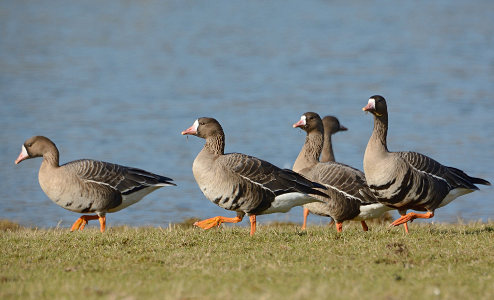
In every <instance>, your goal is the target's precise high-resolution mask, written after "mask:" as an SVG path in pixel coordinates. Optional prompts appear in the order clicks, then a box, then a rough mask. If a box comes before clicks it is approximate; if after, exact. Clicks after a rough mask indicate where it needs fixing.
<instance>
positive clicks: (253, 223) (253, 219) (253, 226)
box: [249, 215, 257, 236]
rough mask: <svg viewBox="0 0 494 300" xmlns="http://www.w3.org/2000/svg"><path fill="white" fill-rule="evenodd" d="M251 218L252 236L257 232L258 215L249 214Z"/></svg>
mask: <svg viewBox="0 0 494 300" xmlns="http://www.w3.org/2000/svg"><path fill="white" fill-rule="evenodd" d="M249 220H250V236H253V235H254V233H255V232H256V223H257V222H256V215H250V216H249Z"/></svg>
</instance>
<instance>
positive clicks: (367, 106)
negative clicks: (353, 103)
mask: <svg viewBox="0 0 494 300" xmlns="http://www.w3.org/2000/svg"><path fill="white" fill-rule="evenodd" d="M374 109H375V107H374V105H373V104H372V103H370V102H369V103H367V105H366V106H365V107H362V110H363V111H370V110H374Z"/></svg>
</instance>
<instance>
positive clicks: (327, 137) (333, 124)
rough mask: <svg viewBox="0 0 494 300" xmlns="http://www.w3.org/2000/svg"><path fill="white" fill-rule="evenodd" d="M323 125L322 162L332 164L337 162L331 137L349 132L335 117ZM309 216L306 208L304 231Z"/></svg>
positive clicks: (323, 120) (328, 119) (324, 120)
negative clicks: (338, 133) (331, 162)
mask: <svg viewBox="0 0 494 300" xmlns="http://www.w3.org/2000/svg"><path fill="white" fill-rule="evenodd" d="M322 125H323V128H324V142H323V146H322V153H321V159H320V160H319V161H320V162H330V161H335V158H334V152H333V144H332V142H331V136H332V135H333V134H335V133H337V132H339V131H347V130H348V128H346V127H345V126H343V125H341V124H340V121H339V120H338V118H336V117H334V116H325V117H324V118H322ZM308 216H309V209H308V208H306V207H304V222H303V225H302V230H304V229H305V228H306V225H307V217H308ZM333 224H334V220H331V222H330V223H329V225H333Z"/></svg>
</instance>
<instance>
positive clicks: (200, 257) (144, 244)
mask: <svg viewBox="0 0 494 300" xmlns="http://www.w3.org/2000/svg"><path fill="white" fill-rule="evenodd" d="M493 282H494V223H489V224H469V225H441V224H433V225H430V224H427V225H418V224H413V225H412V226H411V233H410V234H409V235H405V234H404V233H403V230H402V229H401V228H393V229H391V230H389V229H388V228H387V227H386V226H384V225H379V226H373V227H372V229H371V231H369V232H362V231H361V230H360V227H359V224H355V225H352V226H346V227H345V228H344V231H343V233H342V234H337V233H336V232H335V230H334V228H328V227H322V226H316V227H309V228H308V230H307V231H306V232H302V231H300V230H299V229H298V227H297V226H291V225H280V226H262V224H261V225H260V226H259V227H258V232H257V233H256V235H255V236H254V237H252V238H251V237H249V235H248V229H247V228H245V227H226V228H220V229H219V230H218V229H213V230H209V231H203V230H200V229H196V228H186V227H176V228H171V229H170V228H166V229H161V228H125V227H124V228H111V227H110V228H109V229H108V231H107V232H106V233H104V234H101V233H100V232H99V231H98V230H97V229H96V228H95V227H90V228H88V229H86V230H84V231H82V232H74V233H70V232H69V231H68V229H52V230H33V229H26V228H19V227H15V228H10V229H6V230H4V231H0V298H1V299H14V298H22V299H48V298H50V299H52V298H66V299H68V298H71V299H92V298H97V297H98V298H103V299H146V298H153V299H163V298H165V299H215V298H223V299H225V298H226V299H230V298H237V299H246V298H249V299H254V298H259V299H285V298H289V299H309V298H313V297H317V298H319V299H323V298H336V299H343V298H357V297H358V298H366V299H370V298H379V299H412V298H413V299H417V298H419V297H428V298H436V299H460V298H467V299H488V298H492V295H494V284H493Z"/></svg>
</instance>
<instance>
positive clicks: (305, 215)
mask: <svg viewBox="0 0 494 300" xmlns="http://www.w3.org/2000/svg"><path fill="white" fill-rule="evenodd" d="M308 216H309V210H308V209H307V208H305V207H304V224H302V230H305V228H306V227H307V217H308Z"/></svg>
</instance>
